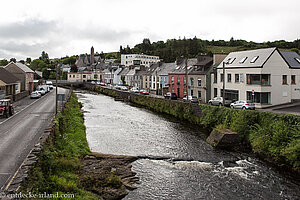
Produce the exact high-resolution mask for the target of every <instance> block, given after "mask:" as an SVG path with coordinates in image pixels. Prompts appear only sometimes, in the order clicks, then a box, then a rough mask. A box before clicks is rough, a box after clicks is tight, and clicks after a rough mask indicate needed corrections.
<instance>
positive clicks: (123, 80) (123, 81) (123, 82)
mask: <svg viewBox="0 0 300 200" xmlns="http://www.w3.org/2000/svg"><path fill="white" fill-rule="evenodd" d="M121 81H122V84H123V85H125V84H126V81H125V76H123V75H122V76H121Z"/></svg>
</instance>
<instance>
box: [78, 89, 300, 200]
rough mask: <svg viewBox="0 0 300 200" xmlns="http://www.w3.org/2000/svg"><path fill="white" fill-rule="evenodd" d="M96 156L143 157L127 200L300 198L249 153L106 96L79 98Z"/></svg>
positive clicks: (292, 183)
mask: <svg viewBox="0 0 300 200" xmlns="http://www.w3.org/2000/svg"><path fill="white" fill-rule="evenodd" d="M77 95H78V98H79V101H80V102H82V103H83V109H84V110H85V111H87V112H86V113H85V126H86V127H87V129H86V133H87V140H88V143H89V146H90V148H91V150H92V151H93V152H100V153H105V154H115V155H131V156H140V157H141V159H138V160H137V161H135V162H134V163H132V170H133V171H134V172H136V173H137V177H139V179H140V183H139V184H137V185H136V186H137V187H138V188H137V189H136V190H134V191H130V192H129V194H128V195H127V196H126V197H125V199H144V200H146V199H231V200H233V199H239V200H240V199H300V191H299V189H300V181H299V180H295V179H288V178H286V177H285V176H282V175H281V174H279V173H278V172H277V171H276V170H275V169H273V168H272V167H270V166H268V165H267V164H265V163H264V162H262V161H260V160H257V159H255V158H253V157H251V156H250V155H248V154H244V153H236V152H227V151H221V150H215V149H213V148H212V147H211V146H210V145H208V144H207V143H206V142H205V139H206V137H207V135H206V134H205V132H204V131H203V130H201V129H200V128H199V127H195V126H191V125H187V124H184V123H182V122H180V121H178V120H174V119H170V118H168V117H164V116H162V115H158V114H156V113H153V112H152V111H149V110H147V109H144V108H139V107H135V106H132V105H130V104H128V103H124V102H118V101H114V99H113V98H111V97H108V96H104V95H94V94H88V93H77Z"/></svg>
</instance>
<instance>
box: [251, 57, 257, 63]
mask: <svg viewBox="0 0 300 200" xmlns="http://www.w3.org/2000/svg"><path fill="white" fill-rule="evenodd" d="M258 57H259V56H255V57H254V58H252V60H251V61H250V63H255V61H256V60H257V59H258Z"/></svg>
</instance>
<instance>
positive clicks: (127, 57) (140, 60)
mask: <svg viewBox="0 0 300 200" xmlns="http://www.w3.org/2000/svg"><path fill="white" fill-rule="evenodd" d="M159 61H160V60H159V57H158V56H150V55H144V54H122V55H121V65H125V66H130V65H144V66H146V67H150V65H151V64H153V63H158V62H159Z"/></svg>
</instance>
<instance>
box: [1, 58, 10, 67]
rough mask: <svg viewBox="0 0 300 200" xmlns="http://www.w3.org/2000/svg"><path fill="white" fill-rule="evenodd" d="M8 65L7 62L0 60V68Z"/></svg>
mask: <svg viewBox="0 0 300 200" xmlns="http://www.w3.org/2000/svg"><path fill="white" fill-rule="evenodd" d="M7 64H8V61H7V60H6V59H3V60H0V66H5V65H7Z"/></svg>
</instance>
